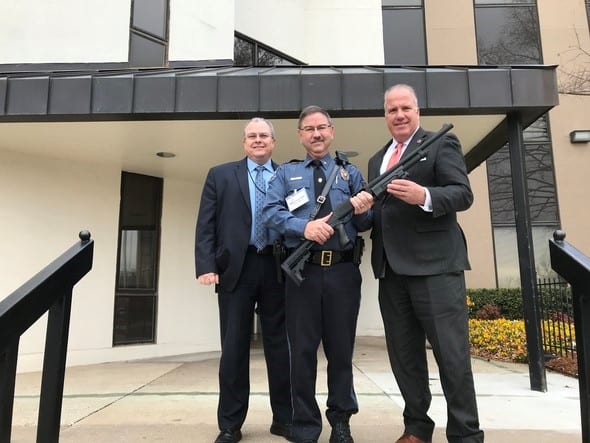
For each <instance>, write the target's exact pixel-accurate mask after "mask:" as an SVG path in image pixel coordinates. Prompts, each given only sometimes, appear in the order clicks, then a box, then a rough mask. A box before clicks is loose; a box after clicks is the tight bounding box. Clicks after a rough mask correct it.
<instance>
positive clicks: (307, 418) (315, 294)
mask: <svg viewBox="0 0 590 443" xmlns="http://www.w3.org/2000/svg"><path fill="white" fill-rule="evenodd" d="M312 160H313V159H312V158H311V157H309V156H307V158H306V159H305V160H303V161H292V162H289V163H286V164H283V165H281V166H279V168H278V169H277V170H276V172H275V174H274V176H273V177H272V178H271V180H270V181H269V185H268V190H267V196H266V200H265V207H264V211H263V219H264V221H265V223H266V224H267V226H268V227H269V228H273V229H276V230H278V231H279V232H280V233H281V234H282V235H283V237H284V242H285V246H286V247H287V249H293V248H296V247H297V246H299V245H300V244H301V242H302V241H303V239H304V235H303V233H304V230H305V226H306V224H307V223H308V222H309V218H310V214H311V213H312V211H313V210H314V208H315V206H316V197H317V196H316V195H314V172H313V170H314V167H313V166H312V165H311V162H312ZM320 160H321V168H322V169H323V171H324V174H325V176H326V177H329V176H330V172H331V171H332V168H334V167H335V166H336V167H338V168H339V171H338V173H337V175H336V178H335V180H334V182H333V183H332V186H331V188H330V191H329V193H328V194H327V196H328V197H329V201H330V204H331V206H332V208H336V207H337V206H338V205H339V204H340V203H343V202H346V201H347V200H349V199H350V197H351V196H352V195H353V194H355V193H357V192H358V191H360V190H361V189H362V188H363V187H364V185H365V182H364V179H363V177H362V175H361V173H360V171H359V170H358V169H357V168H356V167H355V166H353V165H346V166H339V165H336V162H335V160H334V159H333V158H332V157H331V156H330V154H328V155H326V156H325V157H323V158H322V159H320ZM303 192H305V195H306V196H307V199H306V198H305V196H304V194H303ZM306 200H307V201H306ZM371 224H372V212H371V211H368V212H366V213H364V214H359V215H351V216H350V217H349V218H348V220H347V221H346V222H345V223H344V228H345V231H346V235H347V236H348V238H349V239H350V240H352V241H353V242H354V240H355V238H356V236H357V232H360V231H365V230H367V229H369V228H370V227H371ZM340 243H341V242H340V240H339V238H338V235H336V234H335V235H333V236H332V237H331V238H330V239H329V240H328V241H327V242H326V243H325V244H324V245H319V244H315V245H314V247H313V248H312V254H311V259H310V260H309V261H308V262H307V263H306V264H305V267H304V270H303V272H302V276H303V278H304V280H303V282H302V283H301V285H300V286H297V285H296V284H295V283H294V282H293V281H291V279H289V278H286V282H285V285H286V287H285V290H286V299H285V301H286V323H287V335H288V340H289V350H290V357H291V393H292V397H293V428H292V433H293V434H292V438H293V440H294V441H303V440H312V441H316V440H317V439H318V438H319V435H320V433H321V430H322V417H321V412H320V409H319V407H318V404H317V401H316V399H315V392H316V375H317V351H318V348H319V345H320V342H321V343H322V344H323V349H324V353H325V355H326V358H327V360H328V400H327V411H326V417H327V419H328V421H329V422H330V424H331V425H332V426H334V424H335V423H338V422H348V420H349V418H350V416H351V415H352V414H354V413H356V412H358V403H357V399H356V394H355V392H354V386H353V379H352V354H353V348H354V340H355V335H356V323H357V317H358V312H359V306H360V299H361V274H360V270H359V266H358V263H353V257H352V248H353V243H352V242H351V243H350V244H348V245H346V246H344V247H343V245H341V244H340Z"/></svg>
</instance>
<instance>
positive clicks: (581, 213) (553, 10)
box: [0, 0, 590, 371]
mask: <svg viewBox="0 0 590 443" xmlns="http://www.w3.org/2000/svg"><path fill="white" fill-rule="evenodd" d="M589 4H590V3H589V2H588V1H587V0H586V1H585V0H568V1H567V2H555V1H553V0H536V1H535V0H512V1H510V0H383V1H380V0H363V1H362V2H359V1H355V2H353V1H341V0H340V1H338V0H314V1H313V2H310V1H304V0H279V1H277V0H258V1H253V0H241V1H235V0H221V1H218V2H214V3H211V2H205V1H194V0H156V1H153V0H152V1H145V0H126V1H122V0H100V1H99V0H86V1H83V2H80V1H75V0H59V1H56V2H43V1H40V0H24V1H19V2H16V1H9V2H4V3H3V4H2V6H0V104H2V106H0V189H2V190H3V191H2V192H0V208H2V215H1V216H0V236H1V243H2V245H3V253H2V257H3V259H2V262H3V264H2V272H3V274H2V275H3V278H2V279H0V298H1V297H4V296H7V295H8V294H10V293H11V292H12V291H13V290H14V289H16V288H17V287H19V286H20V285H21V284H22V283H24V282H25V281H26V280H28V279H29V278H30V277H31V276H32V275H34V274H35V273H36V272H38V271H39V270H40V269H42V268H43V267H44V266H45V265H47V264H48V263H49V262H50V261H51V260H53V258H55V257H56V256H57V255H59V254H60V253H61V252H63V251H64V250H65V249H67V247H69V246H70V245H71V244H72V243H74V242H75V241H77V233H78V231H80V230H82V229H87V230H89V231H90V232H91V233H92V238H93V239H94V240H95V256H94V265H93V270H92V271H91V273H90V274H88V275H87V276H86V277H85V278H84V279H83V280H82V281H81V282H80V283H79V284H78V285H77V286H76V287H75V289H74V297H73V305H72V319H71V322H72V323H71V327H70V340H69V351H68V364H70V365H75V364H86V363H95V362H103V361H116V360H129V359H138V358H146V357H156V356H166V355H175V354H183V353H194V352H207V351H216V350H218V349H219V337H218V330H219V328H218V320H217V318H218V316H217V299H216V296H215V294H214V291H213V289H212V288H211V287H201V286H199V285H198V284H197V282H196V279H195V275H194V259H193V247H194V225H195V220H196V215H197V208H198V204H199V196H200V193H201V189H202V185H203V182H204V179H205V175H206V173H207V170H208V169H209V168H210V167H211V166H212V165H214V164H217V163H220V162H225V161H230V160H234V159H238V158H241V157H243V155H244V154H243V150H242V147H241V135H242V128H243V126H244V124H245V123H246V121H247V119H248V118H250V117H251V116H254V115H258V114H260V115H263V116H267V117H269V118H271V120H273V122H274V123H275V127H276V130H277V141H278V143H277V149H276V152H277V155H276V156H275V159H276V160H277V161H287V160H289V159H291V158H294V157H297V156H301V155H302V152H303V148H301V147H300V146H298V143H297V139H296V132H295V128H296V119H295V116H296V112H295V111H296V110H297V109H300V108H301V106H302V105H305V104H309V102H310V101H313V100H315V98H316V97H317V99H318V100H324V99H325V100H328V101H329V100H330V99H331V95H330V91H329V86H330V85H331V83H326V84H325V85H324V84H323V83H322V84H319V85H316V86H314V87H312V88H311V89H309V90H310V91H316V92H314V93H313V94H308V95H306V94H304V93H301V94H290V91H284V90H282V89H281V88H278V89H274V90H273V89H272V88H271V89H270V91H271V92H270V95H271V97H270V98H269V100H270V102H272V104H273V106H274V107H273V108H272V109H271V108H270V107H269V108H265V107H264V106H260V107H258V108H252V109H250V108H249V103H250V102H251V101H252V99H253V98H254V99H256V100H260V102H261V103H263V102H264V98H265V97H264V96H263V92H264V91H263V90H252V91H250V90H249V89H248V90H244V89H245V88H244V85H246V86H247V85H250V84H251V83H249V81H250V78H251V77H255V76H260V75H264V74H265V72H266V71H264V70H260V69H258V70H256V71H254V68H252V67H255V66H258V67H260V66H263V67H264V66H268V67H269V69H270V68H271V67H273V66H280V67H281V68H282V70H281V73H282V75H284V78H286V79H287V81H286V82H283V81H281V83H280V84H281V85H284V84H287V85H290V84H297V85H299V84H300V83H301V82H302V80H301V78H304V77H305V76H306V75H307V72H308V71H307V70H305V69H304V70H299V71H298V70H297V69H298V68H297V67H299V66H301V65H307V66H310V67H314V71H313V72H322V73H324V72H323V71H326V73H327V75H332V74H331V72H332V71H338V72H346V77H343V78H344V79H345V82H346V84H345V85H344V86H343V89H346V88H350V91H351V94H352V97H354V100H353V102H354V105H351V106H349V107H348V108H346V103H344V106H342V107H341V108H338V107H337V106H335V108H334V113H333V115H334V116H335V126H336V142H335V143H336V146H337V147H338V149H342V150H346V151H356V152H357V153H358V156H357V157H353V158H351V160H352V161H353V162H354V163H355V164H357V165H358V166H359V167H360V168H361V170H363V171H365V172H366V162H367V159H368V158H369V157H370V156H371V155H372V154H373V153H374V152H375V151H376V150H377V149H378V148H379V147H381V146H382V145H383V144H384V143H385V142H386V141H387V139H388V137H389V135H388V132H387V130H386V127H385V124H384V121H383V118H382V117H380V116H379V114H377V113H376V112H374V110H375V109H376V108H375V107H374V106H373V105H371V107H370V106H367V108H366V109H365V108H363V106H364V104H365V102H367V101H371V102H374V101H377V103H378V102H379V101H380V100H381V101H382V97H381V96H382V88H381V85H379V87H378V88H376V90H367V91H365V90H359V89H358V88H356V89H355V88H354V85H355V84H356V83H355V82H356V81H357V79H358V78H362V79H365V78H366V77H370V76H371V75H372V74H373V73H374V72H393V74H391V75H393V76H396V75H397V76H398V77H399V76H402V77H403V76H406V75H407V76H408V78H413V75H414V74H416V73H420V72H424V71H427V78H435V79H438V78H440V79H446V78H451V79H452V78H454V76H455V75H457V73H462V72H464V71H463V68H464V67H474V69H473V71H474V78H475V74H476V73H479V71H477V69H476V68H477V67H482V68H489V70H490V71H489V72H488V71H487V70H482V72H481V73H480V74H482V75H484V74H485V75H484V78H485V76H487V75H492V74H496V73H498V72H499V73H501V72H503V71H502V67H507V66H524V68H522V69H519V72H520V70H522V71H523V72H525V71H527V68H530V71H531V72H533V73H535V72H536V71H535V69H536V68H537V67H547V66H554V65H555V66H554V68H552V69H554V70H555V74H556V79H557V90H558V91H559V92H560V94H559V104H558V105H557V106H553V105H552V104H551V105H550V106H548V107H547V109H548V112H545V113H541V114H540V115H538V116H537V115H536V116H535V120H534V121H533V122H532V124H530V126H528V128H527V129H525V130H524V133H523V140H524V147H525V151H526V158H527V171H526V182H527V184H528V204H529V208H530V216H531V225H532V235H533V246H534V251H535V262H536V270H537V274H538V276H551V270H550V265H549V261H548V248H547V239H548V237H549V236H550V234H551V232H552V231H553V230H554V229H556V228H561V229H563V230H564V231H566V233H567V240H568V241H570V242H571V243H572V244H573V245H575V246H576V247H577V248H578V249H580V250H582V251H584V252H586V253H590V236H588V235H587V234H586V225H587V223H586V222H585V220H587V219H588V217H589V216H590V209H589V208H588V207H587V205H586V204H585V202H586V200H587V198H585V193H584V187H585V186H584V185H583V183H584V178H585V174H586V171H587V170H588V166H590V150H589V149H590V145H589V144H588V143H585V144H584V143H582V144H574V143H571V142H570V137H569V134H570V132H571V131H573V130H588V129H590V113H588V109H590V97H589V94H590V56H589V55H588V54H589V52H590V33H589V27H588V16H589V8H590V6H589ZM357 67H358V68H357ZM361 67H362V68H361ZM211 68H214V69H215V70H216V71H215V72H216V73H217V74H216V75H217V76H218V77H217V78H219V79H220V80H218V81H217V80H216V81H217V83H216V84H218V85H220V86H218V88H219V89H217V90H214V91H215V92H211V91H208V90H207V89H206V88H204V89H203V90H198V91H195V89H194V88H191V87H190V85H192V84H193V83H191V82H193V81H202V82H207V81H209V79H210V78H209V71H207V70H208V69H211ZM290 69H291V70H290ZM465 69H467V70H468V71H467V72H471V71H470V70H469V68H465ZM539 69H542V68H539ZM268 72H271V71H270V70H269V71H268ZM294 72H297V74H294ZM527 72H528V71H527ZM301 73H303V74H301ZM221 74H222V76H220V75H221ZM439 74H440V76H439V77H438V75H439ZM525 74H526V72H525ZM461 75H462V74H461ZM478 75H479V74H478ZM172 78H174V82H173V83H172V81H171V79H172ZM314 78H315V77H314ZM396 78H397V77H396ZM469 78H471V77H469ZM477 78H479V77H477ZM289 79H292V80H293V81H292V82H290V80H289ZM318 79H320V77H318ZM234 80H237V81H238V83H237V84H238V86H237V87H236V86H233V85H234V84H235V83H232V82H233V81H234ZM183 82H186V83H183ZM308 83H309V82H308ZM427 83H428V82H427ZM172 84H173V85H174V89H173V90H171V92H170V94H171V95H173V96H174V99H175V100H174V105H173V106H172V105H171V106H170V109H168V102H166V101H165V100H163V99H162V100H161V101H159V99H160V97H163V95H160V93H161V91H167V89H166V88H171V86H169V85H172ZM199 84H201V83H199ZM359 84H365V83H364V80H362V81H360V80H359ZM428 84H429V85H430V84H431V83H428ZM432 84H434V85H437V84H438V85H439V86H438V88H444V84H445V83H444V81H442V80H441V81H438V80H437V81H436V82H434V83H432ZM484 84H485V83H484ZM183 85H185V86H184V87H183ZM187 85H188V86H187ZM221 85H223V89H221V88H222V86H221ZM350 85H352V86H350ZM314 88H316V89H314ZM380 88H381V89H380ZM434 89H435V88H434V86H433V87H431V88H430V90H429V91H428V94H427V97H426V100H425V102H426V103H427V105H428V106H427V107H426V106H423V120H422V123H423V125H424V126H425V127H427V128H428V129H437V127H439V126H440V124H441V123H442V122H445V121H449V122H453V123H455V126H456V132H457V134H458V135H459V136H460V138H461V140H462V142H463V145H464V149H465V150H466V155H467V153H468V152H467V151H469V149H470V148H472V147H477V146H480V145H481V144H482V143H483V142H484V141H485V140H486V138H488V136H489V134H490V133H492V132H493V130H494V128H496V127H497V126H499V125H500V124H501V121H502V119H504V118H505V117H506V115H507V114H508V113H509V110H507V111H506V115H500V114H498V115H487V113H486V112H484V111H483V110H481V109H479V110H478V109H476V107H475V106H474V102H475V99H476V98H477V94H475V93H474V94H473V95H470V96H469V97H468V100H467V102H469V103H468V106H467V107H466V109H468V111H465V110H464V109H463V108H460V107H459V105H457V106H456V107H455V108H454V107H453V106H454V105H453V103H454V102H453V95H452V94H448V95H446V96H445V100H446V101H445V104H444V109H445V111H444V112H442V111H437V110H436V100H432V98H431V97H432V94H435V93H436V91H434ZM490 89H491V90H492V89H493V88H492V87H491V86H490ZM505 89H507V90H508V92H510V91H509V89H510V88H505ZM306 90H307V89H306ZM479 90H484V91H483V92H484V93H485V87H483V88H479ZM64 91H66V92H64ZM142 91H144V93H141V92H142ZM155 91H157V93H156V92H155ZM212 91H213V90H212ZM126 94H131V95H130V97H131V98H129V99H128V100H127V99H126ZM283 94H284V95H283ZM314 94H318V95H317V96H316V95H314ZM537 94H538V95H542V94H543V91H541V90H539V88H535V87H532V86H531V90H530V93H529V94H528V95H530V97H526V99H527V100H531V103H533V102H534V100H535V99H536V97H535V95H537ZM483 95H485V94H483ZM39 97H44V98H43V100H39ZM80 97H88V100H84V99H81V98H80ZM293 97H295V98H294V99H293ZM17 98H18V99H17ZM460 99H461V98H460V97H458V98H457V100H458V101H459V100H460ZM491 99H492V98H489V100H491ZM208 100H215V103H216V105H215V106H214V107H211V108H210V109H209V108H207V105H206V104H207V103H208ZM342 101H343V102H346V97H344V98H342ZM195 102H199V103H200V104H199V106H200V107H199V109H198V112H195V109H196V108H195V109H193V108H192V107H191V106H193V103H195ZM527 103H528V102H527ZM321 104H323V103H321ZM280 106H283V107H284V111H283V110H282V108H280ZM277 107H279V108H277ZM326 107H327V108H328V109H330V106H326ZM369 108H370V109H371V111H369V110H368V109H369ZM377 108H378V106H377ZM526 108H527V106H526V105H523V106H522V108H521V109H523V110H524V111H526ZM266 109H268V112H265V110H266ZM459 109H461V111H459ZM549 109H550V110H549ZM524 111H523V112H524ZM470 114H471V115H470ZM483 114H486V115H483ZM507 152H508V149H507V148H501V147H500V146H498V147H497V148H494V150H493V152H492V153H491V155H489V156H483V157H485V158H483V160H481V161H479V160H478V161H474V162H472V164H471V166H470V179H471V182H472V186H473V189H474V193H475V203H474V206H473V207H472V208H471V209H470V210H469V211H467V212H465V213H463V214H461V218H460V222H461V224H462V226H463V229H464V231H465V234H466V237H467V241H468V247H469V254H470V259H471V265H472V270H471V271H469V272H467V283H468V286H469V287H472V288H477V287H496V286H518V285H519V265H518V253H517V251H516V234H515V232H516V228H515V216H514V205H513V199H512V185H511V171H510V160H509V157H508V154H507ZM158 154H159V155H158ZM367 244H368V245H369V246H370V241H367ZM368 255H369V251H365V258H366V257H368ZM361 266H362V269H363V276H364V282H363V301H362V306H361V313H360V318H359V323H358V331H357V333H358V334H359V335H380V334H382V333H383V328H382V324H381V317H380V314H379V308H378V304H377V296H376V295H377V282H376V281H375V280H374V279H373V278H372V275H371V272H370V267H369V263H368V260H366V259H365V262H364V263H363V264H362V265H361ZM44 329H45V324H44V321H40V322H38V324H35V325H34V326H33V327H32V328H31V330H30V331H28V332H27V333H26V334H25V335H24V336H23V337H22V339H21V343H20V352H19V370H23V371H24V370H35V369H39V368H40V366H41V361H42V350H43V340H44Z"/></svg>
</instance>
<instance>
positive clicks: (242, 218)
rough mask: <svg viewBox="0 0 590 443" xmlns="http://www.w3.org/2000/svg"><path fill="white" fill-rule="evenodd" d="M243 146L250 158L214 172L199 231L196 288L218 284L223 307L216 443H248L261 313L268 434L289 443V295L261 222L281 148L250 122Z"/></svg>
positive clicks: (267, 125) (261, 123) (264, 124)
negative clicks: (245, 427)
mask: <svg viewBox="0 0 590 443" xmlns="http://www.w3.org/2000/svg"><path fill="white" fill-rule="evenodd" d="M243 145H244V150H245V152H246V157H245V158H243V159H242V160H240V161H236V162H231V163H225V164H222V165H219V166H215V167H213V168H211V169H210V170H209V173H208V175H207V179H206V181H205V186H204V188H203V193H202V195H201V205H200V208H199V215H198V219H197V227H196V243H195V264H196V275H197V280H198V281H199V283H201V284H204V285H210V284H215V287H216V292H217V293H218V303H219V322H220V329H221V360H220V364H219V403H218V408H217V420H218V425H219V429H220V433H219V435H218V437H217V439H216V440H215V443H232V442H237V441H239V440H240V439H241V438H242V434H241V430H240V428H241V427H242V424H243V423H244V420H245V419H246V413H247V411H248V398H249V395H250V380H249V364H250V340H251V333H252V323H253V317H254V310H255V309H256V312H258V315H259V316H260V324H261V329H262V343H263V347H264V355H265V359H266V366H267V373H268V384H269V393H270V404H271V408H272V412H273V421H272V424H271V427H270V432H271V433H272V434H275V435H280V436H283V437H285V438H287V437H288V436H289V433H290V423H291V415H292V408H291V394H290V383H289V350H288V346H287V334H286V329H285V295H284V287H283V283H282V282H280V281H279V279H278V276H277V275H278V274H277V268H276V264H275V259H274V257H273V243H274V241H275V240H277V239H278V233H277V232H275V231H272V230H268V229H266V228H264V227H263V225H262V224H261V223H259V222H260V220H258V218H259V217H261V211H262V205H263V203H264V196H265V194H266V183H267V182H268V179H269V178H270V177H271V176H272V174H273V171H274V170H275V169H276V167H277V165H276V164H275V163H273V162H272V161H271V155H272V151H273V149H274V146H275V136H274V129H273V126H272V124H271V122H270V121H268V120H265V119H262V118H253V119H252V120H250V122H249V123H248V124H247V125H246V127H245V129H244V138H243ZM257 209H258V211H257ZM257 227H260V229H257Z"/></svg>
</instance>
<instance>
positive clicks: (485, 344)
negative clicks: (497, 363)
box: [469, 318, 527, 362]
mask: <svg viewBox="0 0 590 443" xmlns="http://www.w3.org/2000/svg"><path fill="white" fill-rule="evenodd" d="M469 342H470V343H471V350H472V353H473V354H475V355H479V356H481V357H485V358H492V359H496V360H510V361H515V362H526V361H527V350H526V333H525V330H524V321H523V320H507V319H504V318H500V319H497V320H476V319H470V320H469Z"/></svg>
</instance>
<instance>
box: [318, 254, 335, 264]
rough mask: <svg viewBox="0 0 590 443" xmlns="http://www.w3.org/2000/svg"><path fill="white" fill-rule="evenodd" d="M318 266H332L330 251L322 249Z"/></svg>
mask: <svg viewBox="0 0 590 443" xmlns="http://www.w3.org/2000/svg"><path fill="white" fill-rule="evenodd" d="M320 266H332V251H322V257H321V258H320Z"/></svg>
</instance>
